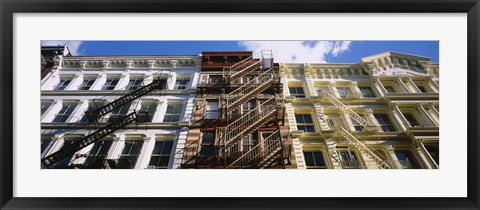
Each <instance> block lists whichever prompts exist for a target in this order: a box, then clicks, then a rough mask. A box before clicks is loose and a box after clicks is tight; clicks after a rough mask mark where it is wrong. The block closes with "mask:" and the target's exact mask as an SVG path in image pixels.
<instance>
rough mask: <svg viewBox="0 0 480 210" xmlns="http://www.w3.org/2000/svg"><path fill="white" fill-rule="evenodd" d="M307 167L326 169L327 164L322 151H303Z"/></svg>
mask: <svg viewBox="0 0 480 210" xmlns="http://www.w3.org/2000/svg"><path fill="white" fill-rule="evenodd" d="M303 157H305V164H306V165H307V169H326V168H327V165H326V164H325V160H324V159H323V154H322V152H303Z"/></svg>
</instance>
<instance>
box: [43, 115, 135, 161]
mask: <svg viewBox="0 0 480 210" xmlns="http://www.w3.org/2000/svg"><path fill="white" fill-rule="evenodd" d="M136 118H137V114H136V113H135V112H132V113H130V114H128V115H126V116H124V117H122V118H120V119H118V120H116V121H115V122H112V123H109V124H108V125H106V126H105V127H103V128H100V129H99V130H97V131H95V132H93V133H91V134H89V135H87V136H85V137H83V138H82V139H81V140H79V141H77V142H76V143H74V144H73V145H71V146H69V147H65V148H62V149H60V150H58V151H56V152H55V153H53V154H51V155H49V156H47V157H45V158H43V159H42V168H49V167H50V166H52V165H53V164H55V163H56V162H58V161H60V160H63V159H64V158H66V157H69V156H71V155H74V154H75V152H77V151H78V150H81V149H83V148H85V147H87V146H88V145H90V144H92V143H94V142H95V141H97V140H99V139H102V138H103V137H105V136H107V135H109V134H111V133H113V132H115V131H116V130H118V129H120V128H123V127H124V126H126V125H128V124H130V123H132V122H133V121H135V120H136Z"/></svg>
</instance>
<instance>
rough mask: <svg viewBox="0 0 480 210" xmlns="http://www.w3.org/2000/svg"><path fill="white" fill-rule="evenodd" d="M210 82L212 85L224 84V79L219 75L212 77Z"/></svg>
mask: <svg viewBox="0 0 480 210" xmlns="http://www.w3.org/2000/svg"><path fill="white" fill-rule="evenodd" d="M210 81H211V83H212V84H222V83H223V78H222V76H218V75H210Z"/></svg>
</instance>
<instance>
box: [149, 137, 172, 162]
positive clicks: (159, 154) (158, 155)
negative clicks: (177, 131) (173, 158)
mask: <svg viewBox="0 0 480 210" xmlns="http://www.w3.org/2000/svg"><path fill="white" fill-rule="evenodd" d="M172 147H173V141H156V142H155V147H154V148H153V152H152V156H151V157H150V162H149V163H148V168H167V167H168V162H169V161H170V153H172Z"/></svg>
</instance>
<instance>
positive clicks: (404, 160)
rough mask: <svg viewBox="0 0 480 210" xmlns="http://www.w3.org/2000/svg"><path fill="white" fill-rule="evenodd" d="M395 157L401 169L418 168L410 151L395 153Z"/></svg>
mask: <svg viewBox="0 0 480 210" xmlns="http://www.w3.org/2000/svg"><path fill="white" fill-rule="evenodd" d="M395 156H397V159H398V161H399V162H400V165H401V166H402V169H414V168H420V167H419V165H418V164H417V162H416V161H415V157H414V155H413V153H412V152H411V151H410V150H399V151H395Z"/></svg>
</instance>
